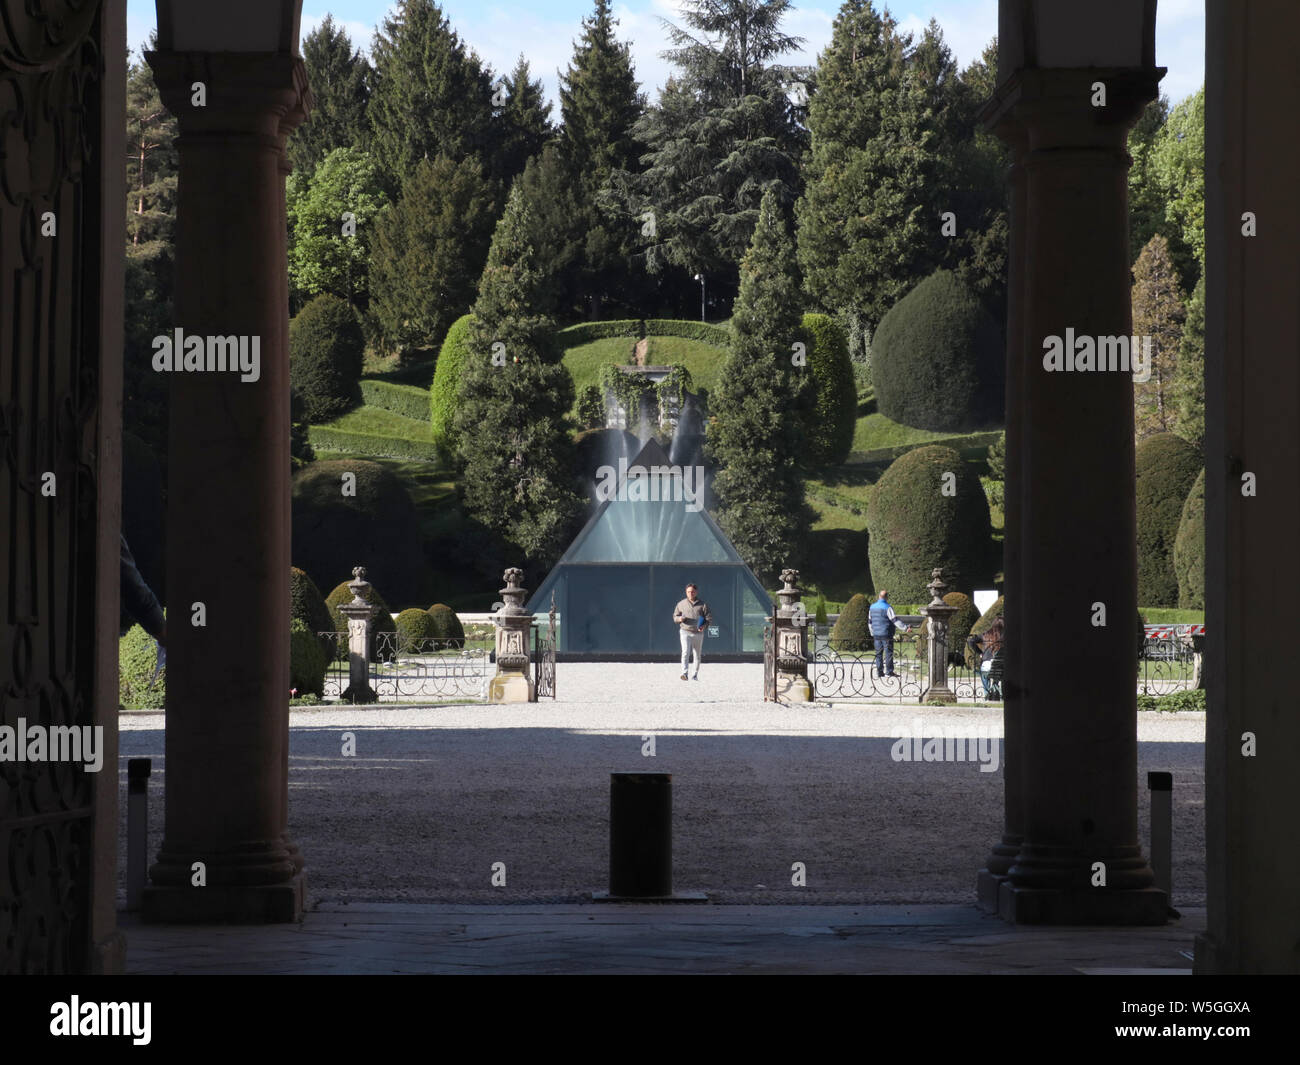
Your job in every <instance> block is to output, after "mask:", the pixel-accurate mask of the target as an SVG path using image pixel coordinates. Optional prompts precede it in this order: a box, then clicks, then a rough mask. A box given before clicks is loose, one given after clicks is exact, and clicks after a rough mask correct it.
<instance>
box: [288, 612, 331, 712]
mask: <svg viewBox="0 0 1300 1065" xmlns="http://www.w3.org/2000/svg"><path fill="white" fill-rule="evenodd" d="M329 664H330V656H329V655H328V654H327V653H326V652H325V650H324V648H322V647H321V643H320V640H319V639H318V638H317V636H316V633H315V632H314V631H313V630H312V629H311V628H310V627H309V626H308V624H307V622H305V621H303V620H302V619H301V618H294V619H293V620H292V621H290V622H289V687H290V688H296V689H297V692H298V695H299V696H303V695H308V694H310V695H315V696H317V697H321V696H323V695H324V694H325V671H326V670H327V669H328V668H329Z"/></svg>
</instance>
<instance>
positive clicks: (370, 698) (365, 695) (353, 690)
mask: <svg viewBox="0 0 1300 1065" xmlns="http://www.w3.org/2000/svg"><path fill="white" fill-rule="evenodd" d="M339 702H342V703H356V704H358V705H359V704H362V703H377V702H379V696H378V695H376V694H375V689H374V688H369V687H367V688H357V687H355V686H353V685H351V684H349V685H348V687H347V688H346V689H344V692H343V694H342V695H340V696H339Z"/></svg>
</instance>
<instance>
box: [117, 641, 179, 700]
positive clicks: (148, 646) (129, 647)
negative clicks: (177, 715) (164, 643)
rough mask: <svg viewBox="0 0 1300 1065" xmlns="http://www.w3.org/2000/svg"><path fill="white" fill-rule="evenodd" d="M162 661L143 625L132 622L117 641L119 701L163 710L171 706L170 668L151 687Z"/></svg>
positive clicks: (164, 670) (165, 668)
mask: <svg viewBox="0 0 1300 1065" xmlns="http://www.w3.org/2000/svg"><path fill="white" fill-rule="evenodd" d="M157 664H158V645H157V644H156V643H155V642H154V638H153V637H152V636H150V635H149V634H148V633H147V632H145V631H144V629H142V628H141V627H140V626H139V625H132V626H131V627H130V628H129V629H128V630H127V633H126V635H125V636H123V637H122V638H121V639H120V640H119V641H118V644H117V701H118V702H119V703H121V704H122V705H123V706H125V707H129V708H132V709H138V710H139V709H142V710H162V709H163V708H164V707H165V706H166V705H167V667H166V666H163V668H162V671H161V672H160V673H159V674H158V679H157V680H156V681H154V683H153V686H152V687H151V686H150V684H149V682H150V680H151V679H152V678H153V671H154V667H155V666H157Z"/></svg>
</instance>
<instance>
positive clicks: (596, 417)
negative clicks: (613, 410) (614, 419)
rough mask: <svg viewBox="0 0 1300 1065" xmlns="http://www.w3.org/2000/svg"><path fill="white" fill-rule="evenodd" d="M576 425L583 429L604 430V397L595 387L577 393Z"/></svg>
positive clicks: (590, 386)
mask: <svg viewBox="0 0 1300 1065" xmlns="http://www.w3.org/2000/svg"><path fill="white" fill-rule="evenodd" d="M578 424H579V425H580V426H582V428H584V429H603V428H605V397H604V396H602V395H601V392H600V388H599V387H598V386H596V385H587V386H586V387H585V388H584V389H583V390H582V391H581V392H579V393H578Z"/></svg>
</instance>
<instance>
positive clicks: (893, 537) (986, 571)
mask: <svg viewBox="0 0 1300 1065" xmlns="http://www.w3.org/2000/svg"><path fill="white" fill-rule="evenodd" d="M947 474H952V475H953V476H952V477H951V478H948V477H947V476H946V475H947ZM949 486H951V489H949ZM949 490H951V492H952V493H953V494H951V495H949V494H945V492H946V491H949ZM867 532H868V535H869V540H868V548H867V550H868V558H869V561H870V565H871V575H872V578H873V580H874V581H875V583H876V585H877V586H878V587H881V588H888V589H889V590H890V592H891V593H892V594H893V595H894V597H895V598H897V599H899V600H909V601H916V602H921V603H924V602H928V601H929V596H928V594H927V592H926V585H927V584H928V583H929V581H930V571H931V570H932V569H934V568H935V567H936V566H941V567H943V576H944V580H945V581H946V582H947V583H948V584H950V585H953V584H956V585H965V586H971V585H974V586H975V587H976V588H979V587H981V586H984V585H987V584H988V583H989V582H990V580H991V578H992V576H993V574H994V572H995V571H996V570H997V569H998V568H1000V567H999V566H998V565H997V564H996V559H995V552H996V548H995V545H994V543H993V530H992V527H991V525H990V523H989V503H988V499H987V498H986V497H985V495H984V489H983V488H982V487H981V486H980V481H979V478H978V477H977V476H976V475H975V474H974V473H973V472H972V470H971V468H970V466H968V465H967V464H966V463H965V462H964V461H962V458H961V456H960V455H959V454H958V453H957V452H956V451H954V450H953V449H952V448H948V447H939V446H935V445H931V446H929V447H919V448H916V449H914V450H912V451H909V452H907V453H906V454H905V455H902V456H900V457H899V458H897V459H895V460H894V461H893V462H892V463H891V464H890V466H889V468H888V469H887V470H885V472H884V474H882V475H881V478H880V480H879V481H877V482H876V485H875V488H874V490H873V491H872V493H871V499H870V502H869V503H868V504H867Z"/></svg>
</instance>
